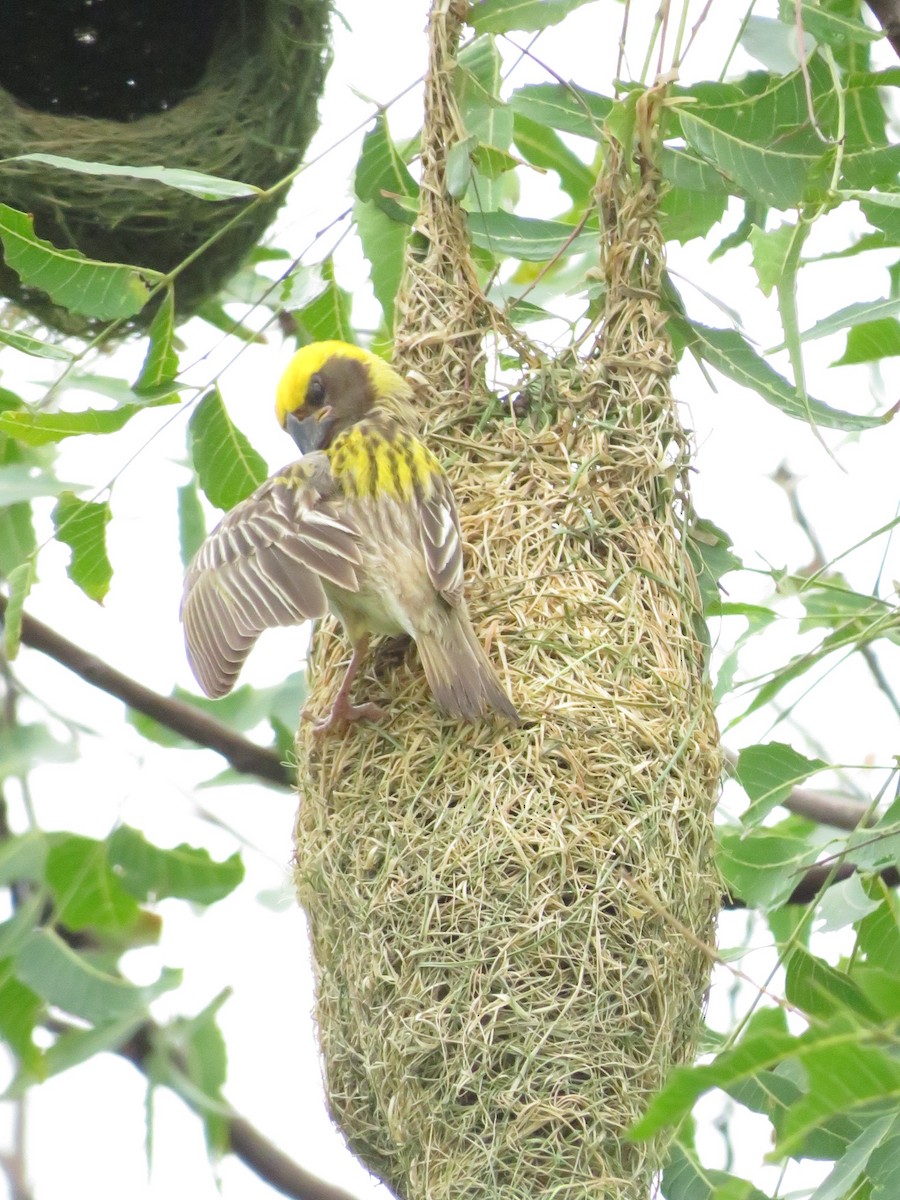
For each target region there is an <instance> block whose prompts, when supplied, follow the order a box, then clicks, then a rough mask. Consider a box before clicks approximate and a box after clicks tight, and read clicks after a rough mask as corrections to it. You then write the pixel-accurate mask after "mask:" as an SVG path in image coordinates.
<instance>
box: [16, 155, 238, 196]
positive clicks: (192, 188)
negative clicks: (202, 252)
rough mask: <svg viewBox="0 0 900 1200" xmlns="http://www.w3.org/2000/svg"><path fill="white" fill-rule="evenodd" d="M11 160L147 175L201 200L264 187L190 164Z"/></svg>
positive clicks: (42, 158)
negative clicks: (134, 165)
mask: <svg viewBox="0 0 900 1200" xmlns="http://www.w3.org/2000/svg"><path fill="white" fill-rule="evenodd" d="M7 162H38V163H43V164H44V166H47V167H59V168H60V170H63V171H75V172H77V173H78V174H79V175H119V176H123V177H125V178H127V179H147V180H150V181H151V182H153V183H162V184H165V186H166V187H171V188H176V189H177V190H178V191H180V192H187V193H188V195H190V196H196V197H197V198H198V199H200V200H234V199H236V198H238V197H240V196H260V195H262V189H261V188H258V187H254V185H253V184H252V183H239V182H238V181H237V180H236V179H221V178H220V177H219V176H218V175H206V174H204V172H202V171H191V170H190V169H188V168H187V167H163V166H157V167H128V166H118V165H113V164H112V163H101V162H85V161H84V160H83V159H79V158H65V157H63V155H61V154H17V155H16V156H15V157H14V158H10V159H7Z"/></svg>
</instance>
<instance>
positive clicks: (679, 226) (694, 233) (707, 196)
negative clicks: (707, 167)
mask: <svg viewBox="0 0 900 1200" xmlns="http://www.w3.org/2000/svg"><path fill="white" fill-rule="evenodd" d="M727 204H728V197H727V196H726V195H724V193H722V192H719V191H713V192H692V191H686V190H685V189H683V188H669V189H668V190H667V191H665V192H663V195H662V198H661V199H660V202H659V223H660V228H661V229H662V233H663V237H664V238H665V239H666V241H672V242H681V243H682V244H684V243H685V242H689V241H690V240H691V238H697V237H706V235H707V234H708V233H709V232H710V230H711V229H712V227H713V226H714V225H715V224H716V223H717V222H718V221H721V219H722V217H723V216H724V214H725V209H726V207H727Z"/></svg>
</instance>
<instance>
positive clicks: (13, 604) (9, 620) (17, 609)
mask: <svg viewBox="0 0 900 1200" xmlns="http://www.w3.org/2000/svg"><path fill="white" fill-rule="evenodd" d="M34 578H35V571H34V559H33V558H29V559H27V560H26V561H25V562H23V563H19V565H18V566H17V567H14V568H13V570H12V571H10V573H9V575H8V577H7V580H6V586H7V590H8V593H9V594H8V596H7V599H6V611H5V612H4V614H3V651H4V653H5V655H6V658H7V659H8V661H9V662H12V661H13V660H14V659H15V657H16V655H17V654H18V653H19V644H20V642H21V640H22V610H23V608H24V605H25V599H26V597H27V595H28V593H29V592H30V591H31V587H32V584H33V583H34Z"/></svg>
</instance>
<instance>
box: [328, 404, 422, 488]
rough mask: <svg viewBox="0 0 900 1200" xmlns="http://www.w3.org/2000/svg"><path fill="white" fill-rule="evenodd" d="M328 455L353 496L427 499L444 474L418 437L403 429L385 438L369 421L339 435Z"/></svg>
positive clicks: (334, 472)
mask: <svg viewBox="0 0 900 1200" xmlns="http://www.w3.org/2000/svg"><path fill="white" fill-rule="evenodd" d="M327 453H328V458H329V461H330V463H331V473H332V475H333V476H334V478H335V479H336V480H338V482H339V483H340V484H341V486H342V487H343V489H344V491H345V493H347V494H348V495H353V496H382V495H386V496H391V497H393V498H394V499H395V500H409V499H410V498H411V497H412V496H413V495H419V496H422V497H425V496H428V495H429V494H430V493H431V490H432V487H433V486H434V485H433V479H434V476H435V475H439V474H440V471H441V467H440V464H439V463H438V461H437V459H436V458H435V457H434V455H433V454H432V453H431V451H430V450H429V449H428V447H427V446H424V445H423V444H422V443H421V442H420V441H419V440H418V439H417V438H414V437H411V436H410V434H408V433H406V432H405V431H403V430H398V431H396V432H394V433H392V435H391V436H386V435H385V433H384V432H383V431H382V430H381V429H378V428H377V427H375V426H374V424H370V423H369V422H366V421H362V422H360V423H359V424H358V425H354V426H353V428H352V429H348V430H346V431H345V432H344V433H341V434H339V435H338V437H337V438H335V440H334V444H333V445H332V446H331V448H330V449H329V450H328V452H327Z"/></svg>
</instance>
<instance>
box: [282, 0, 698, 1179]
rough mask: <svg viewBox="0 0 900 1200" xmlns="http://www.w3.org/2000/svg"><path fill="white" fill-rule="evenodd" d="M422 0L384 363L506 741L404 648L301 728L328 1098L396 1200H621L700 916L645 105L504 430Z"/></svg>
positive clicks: (684, 574) (316, 696)
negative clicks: (489, 385)
mask: <svg viewBox="0 0 900 1200" xmlns="http://www.w3.org/2000/svg"><path fill="white" fill-rule="evenodd" d="M446 7H447V6H446V4H445V3H437V4H435V6H434V12H433V15H432V24H431V37H432V62H431V69H430V73H429V81H428V85H427V89H428V90H427V109H426V112H427V117H426V135H425V139H424V146H423V176H424V178H423V188H422V192H423V208H422V212H421V213H420V217H419V221H418V224H417V228H418V229H419V231H420V232H421V233H422V234H423V235H424V237H425V239H426V240H427V243H428V246H429V250H428V252H427V253H426V254H425V255H424V256H422V257H419V258H416V259H411V260H410V265H409V271H408V276H407V281H406V286H405V290H404V293H403V295H402V297H401V300H400V303H399V320H398V334H397V340H396V355H397V365H398V366H399V368H400V369H401V370H403V371H405V372H406V373H407V375H408V376H409V377H410V378H412V379H414V380H417V381H420V384H421V397H422V403H423V405H424V406H426V407H427V414H428V415H427V435H426V436H427V438H428V441H429V445H430V446H431V447H432V448H433V449H434V450H435V452H436V453H437V454H438V456H439V457H440V458H441V460H442V462H443V463H444V464H445V466H446V468H447V471H448V474H449V476H450V479H451V482H452V485H453V489H454V491H455V494H456V497H457V499H458V502H459V508H460V515H461V519H462V529H463V535H464V541H465V546H466V552H467V563H468V579H469V581H470V586H469V593H470V600H471V610H472V613H473V617H474V619H475V622H476V625H477V626H478V628H479V629H480V631H481V634H482V636H484V637H485V638H486V640H487V641H488V643H489V644H490V650H491V657H492V658H493V660H494V661H495V663H497V665H498V666H499V667H500V668H501V674H502V675H503V676H505V679H506V680H507V682H508V685H509V689H510V693H511V695H512V697H513V699H514V701H515V703H516V704H517V705H518V707H519V710H520V712H521V714H522V716H523V726H522V728H521V729H517V730H511V729H509V728H507V727H503V726H499V725H495V724H492V723H490V722H482V723H479V724H473V725H466V724H462V723H460V722H457V721H452V720H448V719H445V718H442V717H441V716H440V714H439V713H438V712H437V711H436V710H435V708H434V706H433V704H432V703H431V701H430V698H429V695H428V690H427V686H426V684H425V682H424V679H423V677H422V671H421V668H420V667H419V666H418V664H417V662H416V660H415V655H414V652H412V651H411V652H410V654H409V656H408V659H407V661H406V662H404V663H403V664H401V665H400V666H399V667H397V666H396V664H391V665H389V666H385V669H383V670H381V669H379V667H380V666H381V665H384V664H379V662H378V659H377V658H376V661H375V665H374V667H373V669H372V671H371V673H370V674H369V676H368V679H360V680H358V684H357V686H358V688H359V690H360V694H361V695H362V694H365V695H366V696H367V697H368V698H371V699H380V698H382V697H384V696H387V697H388V712H389V718H388V720H387V721H386V722H384V723H381V724H377V725H374V724H370V725H360V726H358V727H357V728H354V729H353V730H352V731H351V732H349V733H348V734H347V736H346V737H343V738H339V737H333V738H324V739H321V740H320V741H317V740H316V739H315V738H314V737H313V736H312V735H311V734H310V732H309V730H308V727H305V726H304V727H303V728H301V731H300V734H299V736H298V742H297V750H298V758H299V790H300V810H299V816H298V821H297V831H296V875H297V883H298V889H299V895H300V899H301V902H302V904H303V906H304V908H305V909H306V912H307V914H308V917H309V923H310V930H311V935H312V944H313V954H314V960H315V963H316V969H317V1018H318V1028H319V1035H320V1039H321V1045H322V1051H323V1056H324V1063H325V1077H326V1090H327V1096H328V1102H329V1105H330V1109H331V1112H332V1114H333V1116H334V1118H335V1120H336V1121H337V1123H338V1125H339V1126H340V1128H341V1129H342V1130H343V1132H344V1134H345V1136H346V1137H347V1139H348V1142H349V1144H350V1146H351V1148H352V1149H353V1150H354V1151H355V1152H356V1153H357V1154H358V1155H359V1156H360V1158H361V1159H362V1160H363V1161H364V1162H365V1163H366V1164H367V1166H368V1167H369V1168H370V1169H371V1170H372V1171H374V1172H375V1173H376V1174H378V1175H380V1176H381V1177H382V1178H383V1179H384V1180H385V1181H386V1182H387V1183H388V1184H389V1185H390V1186H391V1187H392V1188H393V1189H394V1190H395V1191H396V1192H397V1193H398V1195H400V1196H402V1197H404V1198H406V1200H459V1198H460V1197H467V1198H469V1200H477V1198H481V1200H501V1198H502V1200H535V1198H537V1197H549V1196H557V1197H563V1196H564V1197H566V1200H599V1198H601V1197H602V1200H647V1196H648V1195H649V1194H650V1190H651V1182H652V1179H653V1176H654V1173H655V1172H656V1171H657V1170H658V1168H659V1165H660V1164H659V1147H658V1146H657V1145H655V1144H654V1143H652V1142H651V1143H641V1144H634V1143H631V1142H629V1141H628V1140H627V1139H626V1138H625V1136H624V1135H625V1131H626V1130H627V1129H628V1127H629V1126H630V1125H631V1124H632V1122H633V1121H634V1120H635V1119H636V1118H637V1117H638V1115H639V1114H640V1113H641V1112H642V1110H643V1108H644V1107H645V1106H646V1104H647V1101H648V1099H649V1097H650V1096H651V1095H652V1094H653V1093H654V1091H655V1090H656V1089H658V1088H659V1087H660V1086H661V1084H662V1083H663V1082H664V1080H665V1079H666V1076H667V1074H668V1073H669V1071H670V1070H671V1068H672V1066H673V1065H675V1064H678V1063H683V1062H685V1061H689V1060H690V1059H691V1057H692V1056H693V1054H694V1052H695V1048H696V1043H697V1036H698V1032H699V1029H700V1025H701V1017H702V1009H703V1003H704V996H705V992H706V988H707V985H708V980H709V971H710V962H711V958H710V949H711V946H712V941H713V930H714V920H715V914H716V911H717V907H718V887H717V881H716V877H715V873H714V870H713V867H712V861H711V855H712V823H711V813H712V808H713V804H714V800H715V796H716V792H717V780H718V775H719V757H718V749H717V730H716V725H715V720H714V717H713V705H712V697H711V694H710V690H709V686H708V683H707V681H706V678H705V674H704V665H703V650H702V647H701V645H700V643H699V642H698V640H697V636H696V633H695V623H696V621H697V620H698V615H699V614H698V601H697V595H696V585H695V582H694V579H693V575H692V572H691V567H690V563H689V560H688V556H687V553H686V546H685V524H686V512H687V511H688V498H687V492H686V490H685V489H686V483H687V465H688V462H687V454H688V446H687V442H686V438H685V435H684V433H683V432H682V430H681V427H680V424H679V422H678V418H677V413H676V409H675V405H674V403H673V400H672V397H671V392H670V379H671V376H672V372H673V370H674V359H673V356H672V353H671V348H670V346H669V344H668V341H667V338H666V334H665V329H664V320H663V317H662V315H661V312H660V306H659V302H658V297H659V289H660V285H661V273H662V263H663V242H662V238H661V236H660V232H659V226H658V223H657V220H656V208H657V203H658V199H659V187H660V182H659V176H658V174H657V172H656V169H655V166H654V163H653V158H652V151H653V140H654V134H655V123H656V120H657V117H658V107H657V102H658V99H659V97H658V96H656V95H655V94H653V93H650V94H648V95H647V96H645V97H644V99H643V100H642V102H641V103H640V104H639V105H638V110H637V117H636V127H637V131H638V133H637V136H638V144H637V147H636V148H633V147H627V148H625V147H621V146H619V145H618V144H617V143H615V142H611V143H610V146H609V152H608V154H607V156H606V162H605V166H604V173H603V177H602V179H601V181H600V185H599V189H598V195H599V199H600V206H601V210H602V214H603V218H604V230H605V234H604V247H603V269H604V274H605V277H606V282H607V288H608V291H607V300H606V308H605V318H604V321H603V325H602V330H601V333H600V336H599V339H598V341H597V343H596V344H595V345H594V346H593V347H591V348H590V349H589V351H588V353H587V354H586V355H585V357H584V358H581V359H579V358H577V357H576V356H575V355H574V354H571V355H569V356H567V357H566V358H565V359H560V360H557V361H556V362H551V363H549V364H545V365H544V367H543V369H541V370H540V371H539V372H538V373H537V374H536V376H534V377H533V378H532V381H531V383H532V386H529V387H526V388H524V389H523V393H522V403H521V404H517V405H516V406H514V407H515V408H516V409H517V410H518V411H517V412H515V413H511V412H510V409H509V407H508V406H506V407H504V406H501V405H500V404H499V403H498V402H497V401H496V399H495V398H493V397H492V396H491V395H490V394H489V393H488V392H487V390H486V388H485V387H484V382H483V363H482V353H483V351H482V339H483V331H485V330H486V329H488V328H489V321H490V314H489V310H488V307H487V305H486V303H485V302H484V299H483V297H482V296H481V293H480V292H479V291H478V288H477V283H476V282H475V275H474V271H473V269H472V266H471V262H470V260H469V257H468V248H467V243H466V237H465V226H464V216H463V215H462V214H461V213H460V211H459V209H458V208H457V207H456V206H455V205H454V204H453V202H452V201H451V200H450V199H449V198H448V197H447V194H446V191H445V189H444V187H443V173H444V166H445V161H446V159H445V155H446V147H447V146H448V145H449V144H450V141H451V138H450V137H449V135H448V128H449V129H452V128H453V127H454V126H453V124H452V93H451V87H452V70H450V69H448V64H450V63H451V62H452V52H453V49H454V47H455V39H456V36H457V35H458V26H457V25H456V22H455V21H454V18H453V17H452V16H450V15H448V14H447V13H446V11H444V10H446ZM443 120H446V121H450V122H451V123H450V124H449V127H448V126H447V125H445V124H443V123H442V121H443ZM457 127H458V126H457ZM518 346H519V347H520V349H522V350H523V351H524V353H525V357H526V358H529V357H534V358H536V357H537V355H536V351H535V350H534V348H533V347H528V346H527V345H525V346H523V344H522V343H521V341H519V342H518ZM332 633H333V627H332V628H329V630H328V631H326V632H325V633H320V634H319V636H318V637H317V638H316V640H315V643H314V652H313V658H312V663H311V677H312V681H313V684H314V689H315V690H314V691H313V694H312V704H313V706H314V707H315V706H316V705H317V702H318V704H320V705H321V707H322V708H324V707H325V705H326V703H327V700H328V698H330V696H331V695H332V694H333V691H334V689H335V687H336V685H337V681H338V679H339V677H340V673H341V659H342V657H344V656H345V655H346V643H345V642H344V641H343V640H342V639H340V638H339V637H334V636H332Z"/></svg>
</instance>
